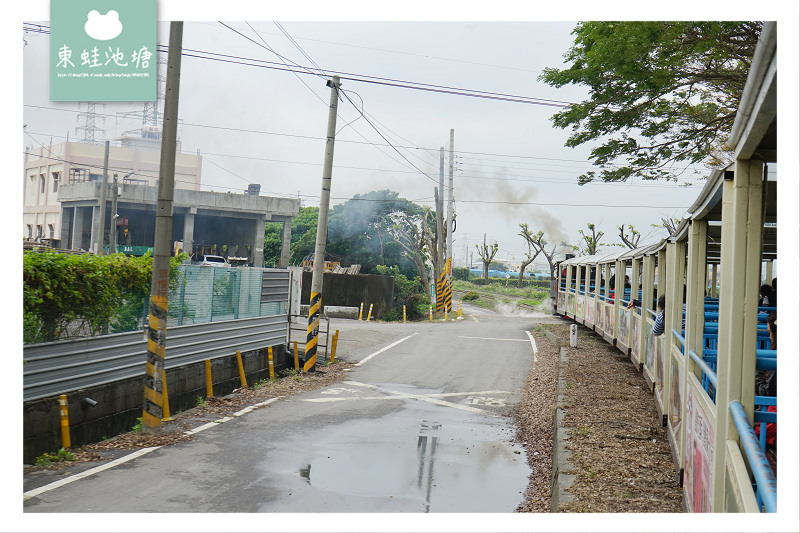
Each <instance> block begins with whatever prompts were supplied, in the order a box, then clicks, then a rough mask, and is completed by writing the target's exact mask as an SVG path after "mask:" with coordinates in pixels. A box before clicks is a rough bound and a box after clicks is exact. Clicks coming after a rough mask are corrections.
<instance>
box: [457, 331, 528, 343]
mask: <svg viewBox="0 0 800 533" xmlns="http://www.w3.org/2000/svg"><path fill="white" fill-rule="evenodd" d="M526 333H527V332H526ZM458 338H459V339H479V340H483V341H510V342H528V341H526V340H525V339H497V338H494V337H465V336H463V335H459V336H458Z"/></svg>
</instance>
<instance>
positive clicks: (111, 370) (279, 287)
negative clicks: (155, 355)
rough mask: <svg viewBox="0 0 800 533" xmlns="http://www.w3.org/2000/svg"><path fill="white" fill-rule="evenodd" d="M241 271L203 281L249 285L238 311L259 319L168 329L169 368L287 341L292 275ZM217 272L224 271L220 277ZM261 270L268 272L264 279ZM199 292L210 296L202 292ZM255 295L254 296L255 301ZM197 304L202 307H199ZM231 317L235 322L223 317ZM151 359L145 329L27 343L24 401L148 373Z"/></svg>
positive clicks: (229, 312) (219, 319) (230, 312)
mask: <svg viewBox="0 0 800 533" xmlns="http://www.w3.org/2000/svg"><path fill="white" fill-rule="evenodd" d="M237 270H241V271H242V272H246V270H245V269H222V268H206V269H204V271H205V272H208V273H207V274H205V273H202V272H201V273H200V277H201V278H202V276H206V277H207V279H208V280H209V281H211V282H212V284H213V283H216V281H217V280H225V281H224V283H225V284H228V286H230V285H229V284H231V283H239V284H241V283H246V284H248V285H249V286H250V289H249V290H247V291H245V292H240V291H238V290H237V291H236V292H237V293H238V294H246V295H248V296H247V298H245V299H244V300H246V301H244V302H243V301H242V300H243V299H240V300H239V305H237V306H236V307H235V308H236V309H238V310H239V311H241V310H242V309H245V310H247V311H248V312H251V313H252V312H255V309H258V312H257V314H256V316H250V317H246V318H243V317H242V316H241V314H243V313H240V312H239V311H234V307H230V308H228V309H226V310H225V312H220V313H219V314H217V315H216V316H214V317H213V318H214V322H207V321H206V322H203V323H199V324H191V325H181V326H172V325H170V326H168V330H167V363H166V364H167V367H168V368H173V367H178V366H183V365H188V364H192V363H197V362H200V361H203V360H205V359H214V358H217V357H224V356H229V355H232V354H234V353H236V351H237V350H240V351H248V350H256V349H259V348H266V347H268V346H276V345H279V344H282V343H286V342H287V328H288V317H287V311H286V309H287V302H288V294H289V273H288V272H287V271H285V270H263V271H261V269H249V270H252V271H255V272H256V273H257V274H258V276H255V275H251V274H249V273H248V274H245V275H244V276H242V275H241V274H239V275H231V274H233V272H235V271H237ZM215 271H223V272H221V273H220V274H217V273H216V272H215ZM225 271H228V272H225ZM260 272H263V277H262V276H261V274H260ZM256 278H258V279H256ZM187 279H190V278H188V277H187ZM242 279H244V282H242ZM191 286H193V284H190V283H187V284H186V287H191ZM225 290H227V289H225ZM200 294H206V293H205V292H202V291H201V292H200ZM250 295H255V296H254V297H253V298H251V297H250ZM200 298H201V297H200V296H198V297H196V298H195V299H194V300H193V301H194V302H196V303H199V299H200ZM184 301H186V300H184ZM209 303H210V302H209ZM192 305H195V307H194V308H195V309H196V308H197V307H196V304H192ZM209 307H213V306H209ZM226 313H227V314H226ZM212 315H213V311H212ZM229 315H231V319H229V320H223V319H222V317H223V316H229ZM259 315H260V316H259ZM234 317H236V318H234ZM146 355H147V344H146V341H145V339H144V332H143V331H133V332H128V333H117V334H113V335H104V336H101V337H89V338H84V339H79V340H70V341H56V342H47V343H39V344H28V345H25V346H24V347H23V358H24V364H23V382H24V384H23V397H24V401H29V400H36V399H39V398H46V397H50V396H56V395H59V394H65V393H67V392H70V391H73V390H78V389H82V388H86V387H92V386H96V385H102V384H106V383H112V382H114V381H118V380H123V379H128V378H132V377H136V376H138V375H144V365H145V357H146Z"/></svg>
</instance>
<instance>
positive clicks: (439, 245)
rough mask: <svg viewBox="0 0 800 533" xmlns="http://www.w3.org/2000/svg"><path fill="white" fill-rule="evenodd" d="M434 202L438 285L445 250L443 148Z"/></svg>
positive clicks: (440, 154) (440, 153)
mask: <svg viewBox="0 0 800 533" xmlns="http://www.w3.org/2000/svg"><path fill="white" fill-rule="evenodd" d="M434 200H435V202H436V250H437V254H436V255H437V256H438V258H437V262H436V281H437V283H438V281H439V276H441V275H442V268H444V261H445V254H447V248H446V245H445V232H446V231H447V228H445V227H444V147H441V148H439V188H438V189H437V194H436V195H435V196H434Z"/></svg>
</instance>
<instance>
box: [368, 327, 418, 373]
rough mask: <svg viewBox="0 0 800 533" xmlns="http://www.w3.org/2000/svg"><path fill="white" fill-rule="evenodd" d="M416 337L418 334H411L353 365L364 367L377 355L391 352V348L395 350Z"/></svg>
mask: <svg viewBox="0 0 800 533" xmlns="http://www.w3.org/2000/svg"><path fill="white" fill-rule="evenodd" d="M414 335H416V333H412V334H411V335H409V336H408V337H403V338H402V339H400V340H399V341H396V342H393V343H392V344H390V345H389V346H386V347H384V348H381V349H380V350H378V351H377V352H375V353H373V354H371V355H368V356H367V357H365V358H364V359H362V360H361V361H359V362H358V363H356V364H355V365H353V366H361V365H363V364H364V363H366V362H367V361H369V360H370V359H372V358H373V357H375V356H376V355H379V354H382V353H383V352H385V351H386V350H389V349H390V348H394V347H395V346H397V345H398V344H400V343H401V342H404V341H407V340H408V339H410V338H411V337H413V336H414Z"/></svg>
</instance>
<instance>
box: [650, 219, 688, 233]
mask: <svg viewBox="0 0 800 533" xmlns="http://www.w3.org/2000/svg"><path fill="white" fill-rule="evenodd" d="M680 223H681V220H680V219H679V218H664V217H661V224H651V225H652V226H653V227H654V228H664V229H665V230H667V234H668V235H667V236H668V237H671V236H672V235H673V234H674V233H675V232H676V231H678V226H679V225H680Z"/></svg>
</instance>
